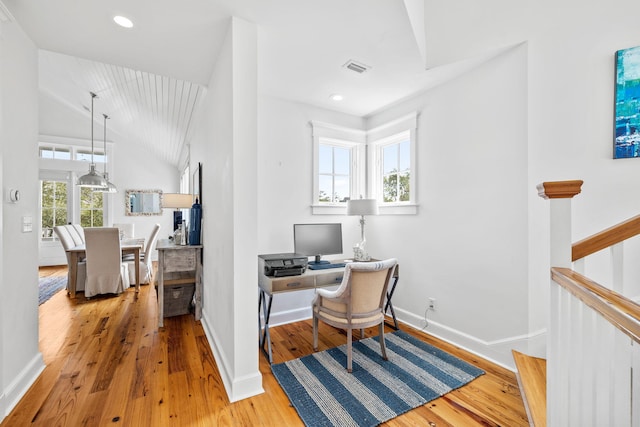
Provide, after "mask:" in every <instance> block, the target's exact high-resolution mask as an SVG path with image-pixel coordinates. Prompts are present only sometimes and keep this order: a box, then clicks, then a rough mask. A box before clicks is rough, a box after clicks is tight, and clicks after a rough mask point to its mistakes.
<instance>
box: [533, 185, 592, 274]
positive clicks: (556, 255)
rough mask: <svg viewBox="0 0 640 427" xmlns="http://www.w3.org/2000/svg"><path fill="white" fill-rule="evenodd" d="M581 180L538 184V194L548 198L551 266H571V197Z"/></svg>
mask: <svg viewBox="0 0 640 427" xmlns="http://www.w3.org/2000/svg"><path fill="white" fill-rule="evenodd" d="M581 188H582V181H581V180H573V181H553V182H543V183H542V184H538V186H537V189H538V195H539V196H540V197H542V198H543V199H550V200H551V206H550V210H551V212H550V215H551V221H550V232H551V248H550V260H551V266H552V267H567V268H571V243H572V242H571V199H572V198H573V196H575V195H577V194H580V191H581Z"/></svg>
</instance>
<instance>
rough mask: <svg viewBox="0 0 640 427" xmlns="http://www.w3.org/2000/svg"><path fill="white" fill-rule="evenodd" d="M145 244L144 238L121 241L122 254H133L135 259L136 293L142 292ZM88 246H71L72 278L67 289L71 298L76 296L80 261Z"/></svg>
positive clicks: (69, 250) (69, 251)
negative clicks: (141, 266) (141, 256)
mask: <svg viewBox="0 0 640 427" xmlns="http://www.w3.org/2000/svg"><path fill="white" fill-rule="evenodd" d="M143 246H144V239H124V240H121V241H120V249H121V251H122V255H127V254H133V255H134V259H135V270H136V293H139V292H140V251H141V250H142V247H143ZM86 251H87V246H86V245H85V244H82V245H76V246H74V247H72V248H69V249H68V250H67V252H68V253H69V265H70V267H69V268H70V269H71V271H70V278H69V286H68V288H67V291H68V292H69V296H70V297H71V298H75V297H76V288H77V280H78V261H79V260H80V259H81V258H83V257H84V256H85V255H86Z"/></svg>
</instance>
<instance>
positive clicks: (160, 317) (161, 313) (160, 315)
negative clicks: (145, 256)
mask: <svg viewBox="0 0 640 427" xmlns="http://www.w3.org/2000/svg"><path fill="white" fill-rule="evenodd" d="M163 270H164V251H158V291H157V294H158V327H159V328H162V327H163V326H164V271H163Z"/></svg>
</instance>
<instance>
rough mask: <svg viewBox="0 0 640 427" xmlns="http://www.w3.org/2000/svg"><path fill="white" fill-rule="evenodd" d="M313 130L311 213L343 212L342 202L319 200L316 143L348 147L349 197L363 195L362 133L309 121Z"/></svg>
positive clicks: (317, 146)
mask: <svg viewBox="0 0 640 427" xmlns="http://www.w3.org/2000/svg"><path fill="white" fill-rule="evenodd" d="M311 127H312V133H313V199H312V202H311V209H312V213H313V214H314V215H323V214H331V215H340V214H346V212H347V206H346V205H347V204H346V203H345V202H320V165H319V162H320V145H321V144H323V145H332V146H335V147H342V148H347V149H349V150H350V158H351V165H350V176H349V182H350V185H349V193H350V197H357V196H359V195H360V194H362V195H364V194H366V165H365V160H366V132H365V131H362V130H357V129H349V128H346V127H342V126H336V125H332V124H328V123H322V122H317V121H313V122H311Z"/></svg>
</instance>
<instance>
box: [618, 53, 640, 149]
mask: <svg viewBox="0 0 640 427" xmlns="http://www.w3.org/2000/svg"><path fill="white" fill-rule="evenodd" d="M615 97H616V100H615V122H616V128H615V136H614V138H615V144H614V149H613V158H614V159H621V158H629V157H640V46H636V47H632V48H629V49H622V50H619V51H617V52H616V89H615Z"/></svg>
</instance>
